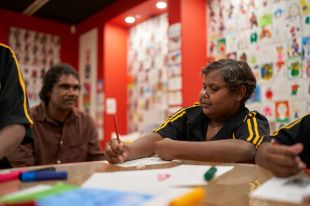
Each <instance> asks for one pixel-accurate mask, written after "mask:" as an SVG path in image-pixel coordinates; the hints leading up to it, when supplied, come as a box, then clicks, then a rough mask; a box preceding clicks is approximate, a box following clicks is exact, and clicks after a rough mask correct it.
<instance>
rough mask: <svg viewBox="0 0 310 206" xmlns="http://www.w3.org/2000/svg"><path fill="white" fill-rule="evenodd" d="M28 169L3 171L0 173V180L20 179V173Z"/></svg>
mask: <svg viewBox="0 0 310 206" xmlns="http://www.w3.org/2000/svg"><path fill="white" fill-rule="evenodd" d="M25 171H26V170H15V171H11V172H6V173H1V174H0V182H6V181H10V180H16V179H18V177H19V175H20V174H21V173H22V172H25Z"/></svg>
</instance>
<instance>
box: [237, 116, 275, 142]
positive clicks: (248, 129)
mask: <svg viewBox="0 0 310 206" xmlns="http://www.w3.org/2000/svg"><path fill="white" fill-rule="evenodd" d="M269 132H270V131H269V123H268V120H267V119H266V117H264V116H263V115H261V114H259V113H258V112H250V113H249V114H248V115H247V116H246V118H245V119H244V121H243V123H242V124H241V126H240V127H239V128H238V129H237V132H236V134H235V137H236V138H237V139H243V140H245V141H247V142H251V143H252V144H254V145H255V146H256V147H257V146H258V145H259V144H261V142H262V140H263V136H264V135H266V134H269Z"/></svg>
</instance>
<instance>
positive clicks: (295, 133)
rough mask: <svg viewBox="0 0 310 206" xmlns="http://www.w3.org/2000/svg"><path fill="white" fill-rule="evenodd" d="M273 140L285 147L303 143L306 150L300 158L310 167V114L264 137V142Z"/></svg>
mask: <svg viewBox="0 0 310 206" xmlns="http://www.w3.org/2000/svg"><path fill="white" fill-rule="evenodd" d="M272 139H275V140H276V141H277V142H278V143H280V144H285V145H293V144H296V143H302V144H303V146H304V149H303V151H302V152H301V154H300V158H301V159H302V161H304V163H306V164H307V166H308V167H310V113H309V114H306V115H305V116H303V117H302V118H300V119H297V120H295V121H294V122H292V123H290V124H288V125H286V126H283V127H281V128H279V129H278V130H276V131H274V132H273V133H272V134H271V135H267V136H266V137H264V141H271V140H272Z"/></svg>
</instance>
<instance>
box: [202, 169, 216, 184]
mask: <svg viewBox="0 0 310 206" xmlns="http://www.w3.org/2000/svg"><path fill="white" fill-rule="evenodd" d="M216 171H217V169H216V167H214V166H212V167H211V168H210V169H208V170H207V172H206V173H205V174H204V178H205V180H206V181H210V180H212V179H213V177H214V175H215V173H216Z"/></svg>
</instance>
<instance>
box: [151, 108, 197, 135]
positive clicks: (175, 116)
mask: <svg viewBox="0 0 310 206" xmlns="http://www.w3.org/2000/svg"><path fill="white" fill-rule="evenodd" d="M198 106H200V104H199V102H196V103H194V105H192V106H189V107H186V108H185V109H180V110H179V111H177V112H176V113H174V114H173V115H171V116H170V117H168V118H167V119H166V120H165V121H164V122H163V123H162V124H161V125H159V126H158V127H157V128H155V129H154V130H153V132H157V131H159V130H160V129H162V128H164V127H165V126H167V124H168V123H170V122H174V121H175V120H177V119H179V118H180V117H182V116H183V115H184V114H186V112H185V110H186V109H189V108H192V107H198Z"/></svg>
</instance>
